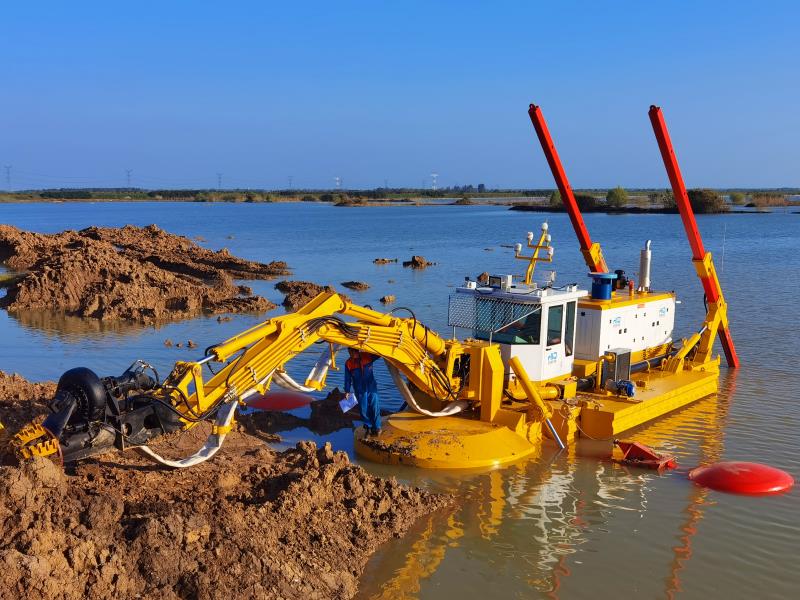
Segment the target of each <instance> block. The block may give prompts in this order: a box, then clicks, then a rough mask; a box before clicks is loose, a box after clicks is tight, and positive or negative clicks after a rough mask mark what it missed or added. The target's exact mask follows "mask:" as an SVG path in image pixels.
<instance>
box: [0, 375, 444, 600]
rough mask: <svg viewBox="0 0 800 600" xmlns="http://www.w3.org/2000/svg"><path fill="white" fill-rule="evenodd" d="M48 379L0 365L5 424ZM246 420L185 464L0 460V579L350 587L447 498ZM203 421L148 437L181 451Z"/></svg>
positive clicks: (197, 436) (185, 588)
mask: <svg viewBox="0 0 800 600" xmlns="http://www.w3.org/2000/svg"><path fill="white" fill-rule="evenodd" d="M52 389H53V384H51V383H45V384H35V383H30V382H27V381H26V380H24V379H23V378H21V377H19V376H12V375H5V374H2V373H0V414H2V415H3V417H2V418H3V422H4V424H5V425H6V427H7V428H8V429H12V427H13V426H15V425H17V424H18V423H20V422H24V421H25V420H27V419H28V418H29V417H30V416H31V415H32V414H39V413H41V411H42V409H43V407H44V402H45V401H46V400H47V399H49V396H50V394H52ZM247 419H248V417H246V416H243V417H241V418H240V421H241V424H240V426H239V427H238V429H237V430H235V431H233V432H232V433H231V434H230V435H229V439H227V440H226V442H225V445H224V446H223V447H222V450H220V453H219V454H218V455H217V456H216V457H215V458H214V459H212V460H210V461H208V462H206V463H203V464H202V465H199V466H197V467H194V468H191V469H187V470H180V471H175V470H167V469H163V468H160V467H157V466H153V465H152V463H149V462H146V461H145V460H144V459H143V458H140V457H139V456H138V455H136V454H135V453H133V452H130V451H129V452H126V453H124V454H120V453H109V454H105V455H101V456H99V457H97V458H96V459H94V460H91V459H90V460H87V461H85V462H83V463H80V464H79V465H78V466H77V467H76V468H74V469H71V470H70V471H69V473H65V472H64V471H63V470H62V469H61V468H60V467H58V466H57V465H56V464H55V463H54V462H52V461H50V460H49V459H35V460H33V461H27V462H25V463H24V464H22V465H13V464H12V465H6V466H0V523H2V526H3V533H4V535H3V536H2V539H0V565H1V566H2V572H0V589H2V590H4V593H5V594H9V595H11V596H14V597H21V596H25V597H27V598H32V599H37V598H64V599H66V598H69V599H72V598H83V597H92V598H112V597H113V598H135V597H147V598H222V597H236V596H239V597H245V598H255V597H258V598H351V597H353V596H354V595H355V593H356V591H357V584H358V578H359V576H360V574H361V572H362V571H363V569H364V566H365V565H366V561H367V558H368V557H369V556H370V555H371V554H372V553H373V552H374V551H375V550H376V549H377V548H378V547H379V546H380V545H381V544H382V543H384V542H386V541H387V540H389V539H390V538H392V537H399V536H402V535H403V534H404V533H405V532H406V530H407V529H408V528H409V527H410V526H411V525H412V524H413V523H414V521H415V520H416V519H418V518H419V517H421V516H423V515H426V514H429V513H430V512H431V511H433V510H438V509H440V508H443V507H445V506H447V505H449V504H450V503H451V502H452V498H450V497H448V496H443V495H438V494H431V493H428V492H425V491H422V490H419V489H415V488H410V487H406V486H403V485H400V484H399V483H397V481H396V480H394V479H388V480H387V479H381V478H378V477H375V476H372V475H370V474H369V473H367V472H366V471H365V470H364V469H363V468H361V467H359V466H356V465H353V464H351V463H350V461H349V459H348V457H347V455H346V454H345V453H343V452H333V451H332V450H331V448H330V445H329V444H325V446H323V447H322V448H317V447H316V445H315V444H314V443H313V442H300V443H299V444H297V447H296V448H293V449H290V450H286V451H284V452H275V451H273V450H272V449H270V448H269V447H268V446H267V445H266V444H264V442H263V435H259V434H260V433H261V432H259V431H258V429H259V428H258V427H256V428H255V430H254V429H253V428H250V427H248V424H247ZM206 429H207V428H206V426H204V425H203V426H198V427H196V428H195V429H192V430H190V431H189V432H187V433H184V434H182V435H180V436H175V435H173V436H168V437H166V438H165V439H163V440H162V441H161V442H160V443H156V444H154V445H153V446H154V447H155V448H158V451H159V452H162V453H164V454H167V455H170V456H178V455H182V454H185V453H187V452H190V451H194V450H195V449H196V448H197V447H198V446H199V445H201V444H202V441H203V440H204V438H205V436H206V435H207V434H208V431H207V430H206ZM248 430H250V431H251V432H252V433H253V434H252V435H251V433H248V432H247V431H248ZM4 435H5V437H6V438H7V434H4ZM260 438H262V439H260ZM267 439H268V438H267ZM6 458H8V457H6ZM6 462H9V461H6Z"/></svg>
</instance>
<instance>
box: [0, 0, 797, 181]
mask: <svg viewBox="0 0 800 600" xmlns="http://www.w3.org/2000/svg"><path fill="white" fill-rule="evenodd" d="M798 24H800V8H798V4H797V3H792V2H785V3H784V2H769V3H760V4H757V3H740V2H730V1H729V2H682V1H676V2H661V3H652V2H547V3H540V2H533V1H526V2H522V1H520V2H503V1H498V2H491V3H490V2H468V1H460V2H411V1H403V2H400V1H396V2H375V1H373V2H347V1H343V2H284V3H273V2H265V1H260V2H234V1H230V2H225V3H223V2H215V3H210V2H207V3H204V2H196V1H195V2H178V1H175V2H163V1H162V2H147V1H139V2H127V3H124V4H123V3H117V2H108V1H105V2H74V3H73V2H70V3H67V2H37V1H35V0H31V1H29V2H15V3H7V4H6V5H4V7H3V10H2V32H3V33H2V36H0V57H2V63H0V64H2V67H0V76H2V82H3V92H2V94H1V95H0V166H2V165H11V166H12V170H11V175H12V187H14V188H15V189H20V188H28V187H41V186H54V187H57V186H83V185H108V186H120V185H124V184H125V170H126V169H131V170H132V180H133V184H134V185H140V186H143V187H149V188H155V187H213V186H216V182H217V175H216V174H217V173H222V178H223V187H236V186H238V187H248V186H249V187H266V188H285V187H287V186H288V177H289V176H292V178H293V185H294V187H309V188H321V187H332V186H333V178H334V177H336V176H339V177H341V178H342V182H343V186H344V187H353V188H356V187H358V188H361V187H377V186H382V185H383V184H384V181H388V183H389V185H390V186H420V185H422V183H423V182H424V183H425V184H426V185H430V177H429V174H430V173H431V172H433V171H435V172H437V173H439V184H440V185H444V186H447V185H453V184H459V185H463V184H465V183H472V184H475V185H477V184H478V183H485V184H486V185H487V186H490V187H495V186H497V187H526V188H532V187H552V186H553V182H552V179H551V177H550V174H549V171H548V170H547V166H546V163H545V161H544V158H543V157H542V154H541V150H540V148H539V147H538V145H537V142H536V140H535V136H534V132H533V129H532V127H531V125H530V122H529V120H528V117H527V107H528V104H529V103H530V102H535V103H537V104H540V105H541V106H542V109H543V111H544V114H545V116H546V117H547V119H548V123H549V126H550V130H551V133H552V134H553V136H554V139H555V141H556V145H557V147H558V148H559V151H560V153H561V155H562V159H563V160H564V163H565V166H566V169H567V172H568V175H569V176H570V179H571V181H572V184H573V186H574V187H578V188H580V187H606V186H614V185H623V186H630V187H645V186H647V187H649V186H659V187H667V185H668V184H667V180H666V177H665V175H664V173H663V167H662V165H661V162H660V158H659V155H658V151H657V148H656V145H655V141H654V139H653V134H652V130H651V129H650V125H649V121H648V119H647V109H648V107H649V106H650V104H654V103H655V104H659V105H661V106H662V107H663V108H664V112H665V116H666V119H667V123H668V125H669V126H670V130H671V133H672V138H673V142H674V143H675V146H676V150H677V152H678V157H679V160H680V162H681V166H682V169H683V172H684V177H685V179H686V181H687V185H689V186H690V187H699V186H713V187H723V186H746V187H758V186H764V187H775V186H800V176H799V174H800V170H799V169H798V167H799V166H800V135H799V134H800V110H798V100H800V93H799V92H800V83H799V82H800V77H798V76H799V75H800V60H798V58H800V56H799V54H800V52H799V51H798V36H797V27H798ZM4 175H5V172H4V171H0V188H2V187H5V177H4Z"/></svg>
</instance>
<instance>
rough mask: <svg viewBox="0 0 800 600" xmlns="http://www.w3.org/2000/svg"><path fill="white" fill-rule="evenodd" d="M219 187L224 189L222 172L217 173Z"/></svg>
mask: <svg viewBox="0 0 800 600" xmlns="http://www.w3.org/2000/svg"><path fill="white" fill-rule="evenodd" d="M217 189H218V190H221V189H222V173H217Z"/></svg>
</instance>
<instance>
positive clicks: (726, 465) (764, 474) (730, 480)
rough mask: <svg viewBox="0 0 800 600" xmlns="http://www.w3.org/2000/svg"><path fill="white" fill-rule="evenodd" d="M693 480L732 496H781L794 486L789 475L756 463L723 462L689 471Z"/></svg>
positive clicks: (792, 479)
mask: <svg viewBox="0 0 800 600" xmlns="http://www.w3.org/2000/svg"><path fill="white" fill-rule="evenodd" d="M689 479H691V480H692V481H694V482H695V483H697V484H698V485H702V486H703V487H707V488H711V489H712V490H718V491H720V492H729V493H731V494H754V495H761V494H779V493H780V492H785V491H786V490H788V489H789V488H791V487H792V486H793V485H794V478H793V477H792V476H791V475H789V474H788V473H787V472H786V471H781V470H780V469H776V468H775V467H770V466H769V465H762V464H760V463H754V462H740V461H735V462H720V463H714V464H713V465H708V466H705V467H697V468H696V469H692V470H691V471H689Z"/></svg>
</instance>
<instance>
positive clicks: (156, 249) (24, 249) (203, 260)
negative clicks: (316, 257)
mask: <svg viewBox="0 0 800 600" xmlns="http://www.w3.org/2000/svg"><path fill="white" fill-rule="evenodd" d="M0 262H3V263H5V264H6V265H7V266H8V267H9V268H11V269H13V270H14V271H17V272H19V276H17V277H13V278H11V279H9V280H8V281H6V282H5V283H4V286H5V287H7V288H8V292H7V294H6V296H5V298H2V299H0V306H1V307H4V308H6V309H8V310H10V311H25V310H54V311H60V312H64V313H65V314H67V315H74V316H80V317H92V318H96V319H101V320H127V321H136V322H156V321H162V320H168V319H174V318H183V317H189V316H194V315H196V314H198V313H201V312H210V313H221V312H263V311H266V310H270V309H272V308H274V307H275V305H274V304H272V303H271V302H269V301H268V300H266V299H264V298H262V297H260V296H253V295H252V290H250V288H248V287H247V286H240V285H237V284H236V283H235V282H234V280H235V279H269V278H272V277H276V276H279V275H286V274H287V273H288V270H287V267H286V263H283V262H279V261H276V262H271V263H269V264H262V263H257V262H252V261H247V260H243V259H240V258H237V257H235V256H232V255H231V254H230V252H228V250H227V249H224V248H223V249H222V250H219V251H218V252H214V251H212V250H207V249H205V248H202V247H200V246H198V245H197V244H195V243H194V242H192V241H191V240H189V239H188V238H186V237H183V236H178V235H173V234H170V233H166V232H164V231H162V230H160V229H159V228H158V227H156V226H155V225H150V226H148V227H143V228H142V227H134V226H132V225H126V226H125V227H121V228H100V227H90V228H88V229H83V230H81V231H64V232H62V233H57V234H50V235H45V234H39V233H31V232H26V231H21V230H19V229H17V228H15V227H11V226H9V225H0Z"/></svg>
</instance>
